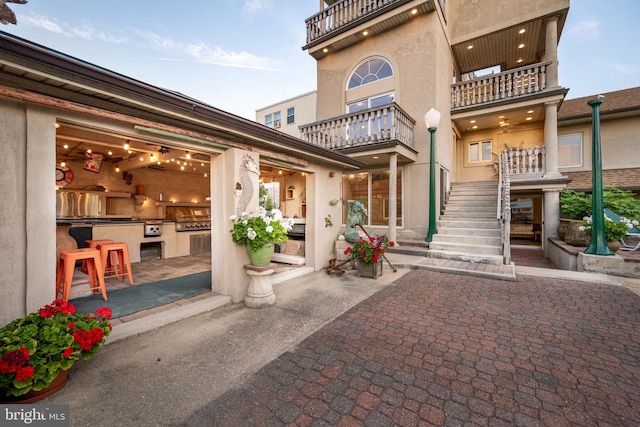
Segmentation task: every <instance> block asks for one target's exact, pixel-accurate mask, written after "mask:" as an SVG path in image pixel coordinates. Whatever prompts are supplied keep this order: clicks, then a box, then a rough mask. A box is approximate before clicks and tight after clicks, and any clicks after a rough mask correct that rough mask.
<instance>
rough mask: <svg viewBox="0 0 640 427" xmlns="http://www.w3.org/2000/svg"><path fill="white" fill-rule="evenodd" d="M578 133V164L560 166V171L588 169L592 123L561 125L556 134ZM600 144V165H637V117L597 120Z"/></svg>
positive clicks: (639, 163) (639, 162) (639, 129)
mask: <svg viewBox="0 0 640 427" xmlns="http://www.w3.org/2000/svg"><path fill="white" fill-rule="evenodd" d="M572 133H582V166H581V167H573V168H560V172H577V171H585V170H591V162H592V157H591V152H592V144H593V142H592V139H593V132H592V124H591V123H586V124H583V125H578V126H561V127H559V128H558V136H561V135H567V134H572ZM600 144H601V150H602V151H601V152H602V169H604V170H606V169H628V168H639V167H640V155H638V154H637V153H638V147H639V146H640V119H639V118H638V117H637V116H636V117H627V118H623V119H615V120H602V117H601V120H600Z"/></svg>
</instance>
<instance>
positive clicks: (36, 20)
mask: <svg viewBox="0 0 640 427" xmlns="http://www.w3.org/2000/svg"><path fill="white" fill-rule="evenodd" d="M24 22H25V25H31V26H34V27H39V28H42V29H44V30H47V31H50V32H52V33H57V34H63V35H65V36H68V37H80V38H82V39H85V40H103V41H107V42H110V43H124V42H126V41H127V38H126V37H117V36H114V35H110V34H106V33H104V32H102V31H100V30H97V29H96V28H93V27H91V26H89V25H87V24H84V25H81V26H69V25H67V24H66V23H63V24H58V23H57V22H54V21H52V20H51V19H49V18H47V17H46V16H42V15H36V14H33V13H32V14H31V15H30V16H27V17H26V18H24Z"/></svg>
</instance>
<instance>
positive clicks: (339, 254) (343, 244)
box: [335, 240, 353, 261]
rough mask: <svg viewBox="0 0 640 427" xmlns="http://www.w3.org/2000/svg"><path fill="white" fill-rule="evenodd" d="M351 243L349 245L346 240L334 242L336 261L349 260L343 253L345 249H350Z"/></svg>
mask: <svg viewBox="0 0 640 427" xmlns="http://www.w3.org/2000/svg"><path fill="white" fill-rule="evenodd" d="M352 247H353V243H349V242H347V241H346V240H336V243H335V250H336V260H337V261H346V260H348V259H350V258H349V255H345V254H344V251H345V250H346V249H347V248H352Z"/></svg>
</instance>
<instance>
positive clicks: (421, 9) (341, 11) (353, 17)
mask: <svg viewBox="0 0 640 427" xmlns="http://www.w3.org/2000/svg"><path fill="white" fill-rule="evenodd" d="M439 2H440V5H441V7H443V6H444V0H439ZM326 3H329V4H330V3H332V4H330V5H329V6H328V7H327V8H326V9H323V10H322V11H320V12H319V13H317V14H315V15H313V16H312V17H310V18H307V19H306V20H305V24H306V27H307V43H306V46H304V47H303V49H305V50H306V49H310V48H312V47H313V46H316V45H317V44H319V43H322V42H325V41H327V40H329V39H330V38H332V37H335V36H337V35H338V34H341V33H343V32H347V31H348V30H351V29H354V28H355V27H357V26H358V25H360V24H363V23H369V24H371V25H370V27H369V30H370V32H371V33H372V34H378V33H381V32H383V31H386V30H388V29H390V28H393V27H395V26H398V25H401V24H402V23H404V22H406V21H408V20H410V19H411V18H412V17H413V16H414V15H413V14H412V13H411V12H410V11H407V10H405V9H406V8H401V6H405V5H407V4H408V3H410V0H341V1H335V2H326ZM394 9H398V10H397V12H395V11H394V13H389V14H388V16H385V17H383V18H382V19H376V20H375V22H374V18H378V17H380V16H382V15H384V14H387V13H388V12H390V11H392V10H394ZM416 9H417V12H418V13H429V12H433V11H434V10H435V3H434V0H425V1H424V2H421V3H420V4H418V5H417V6H416ZM357 40H359V38H358V36H357V35H354V34H351V35H345V36H344V38H343V39H342V40H341V41H340V42H339V43H337V44H335V45H334V46H333V49H334V50H336V49H343V48H345V47H347V46H350V45H352V44H354V43H356V42H357ZM309 53H311V54H312V55H313V56H315V55H316V54H313V53H312V52H311V51H310V52H309ZM318 54H319V53H318Z"/></svg>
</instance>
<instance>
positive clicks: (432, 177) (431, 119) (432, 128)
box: [424, 108, 440, 242]
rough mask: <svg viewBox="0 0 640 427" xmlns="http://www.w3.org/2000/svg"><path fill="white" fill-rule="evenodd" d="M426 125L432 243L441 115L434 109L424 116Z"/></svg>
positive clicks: (429, 235) (434, 226) (430, 235)
mask: <svg viewBox="0 0 640 427" xmlns="http://www.w3.org/2000/svg"><path fill="white" fill-rule="evenodd" d="M424 123H425V125H427V130H428V131H429V233H428V234H427V238H426V239H425V241H426V242H431V240H432V239H433V235H434V234H436V160H435V157H436V149H435V144H434V141H433V134H434V133H436V130H437V129H438V124H440V113H439V112H438V111H437V110H436V109H434V108H432V109H430V110H429V111H427V114H425V115H424Z"/></svg>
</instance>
